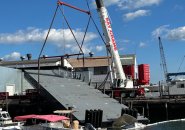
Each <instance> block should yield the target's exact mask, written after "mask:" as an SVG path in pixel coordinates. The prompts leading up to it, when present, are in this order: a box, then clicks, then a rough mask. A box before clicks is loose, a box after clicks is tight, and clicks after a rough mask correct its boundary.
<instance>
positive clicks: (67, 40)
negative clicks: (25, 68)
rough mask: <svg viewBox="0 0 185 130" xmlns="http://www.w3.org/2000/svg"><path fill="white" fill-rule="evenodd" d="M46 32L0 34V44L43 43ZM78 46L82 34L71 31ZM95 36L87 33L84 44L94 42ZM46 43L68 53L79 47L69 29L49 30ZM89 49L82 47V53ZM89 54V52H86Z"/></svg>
mask: <svg viewBox="0 0 185 130" xmlns="http://www.w3.org/2000/svg"><path fill="white" fill-rule="evenodd" d="M47 32H48V30H43V29H38V28H27V29H26V30H19V31H17V32H15V33H1V34H0V44H26V43H38V42H39V43H43V42H44V40H45V37H46V34H47ZM73 33H74V35H75V36H76V38H77V40H78V42H79V44H81V41H82V39H83V37H84V32H83V31H82V30H81V29H76V30H73ZM96 37H97V35H96V34H95V33H93V32H87V34H86V38H85V42H84V43H85V44H88V43H89V42H90V41H92V40H94V39H95V38H96ZM48 43H50V44H54V45H56V46H58V47H64V46H65V47H66V48H68V49H70V51H72V52H74V51H75V50H77V49H78V52H79V50H80V49H79V47H78V45H77V44H76V42H75V40H74V37H73V35H72V34H71V31H70V30H69V29H54V28H53V29H51V32H50V34H49V37H48ZM88 50H89V49H88V48H86V47H84V51H86V52H87V51H88ZM88 53H89V52H88Z"/></svg>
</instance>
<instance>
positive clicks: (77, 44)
mask: <svg viewBox="0 0 185 130" xmlns="http://www.w3.org/2000/svg"><path fill="white" fill-rule="evenodd" d="M59 9H60V11H61V13H62V16H63V17H64V20H65V22H66V24H67V26H68V28H69V30H70V31H71V34H72V35H73V38H74V39H75V42H76V43H77V45H78V47H79V49H80V52H81V53H84V52H83V50H82V48H81V46H80V45H79V42H78V40H77V38H76V36H75V34H74V32H73V30H72V28H71V26H70V25H69V22H68V20H67V18H66V16H65V15H64V12H63V10H62V9H61V7H59Z"/></svg>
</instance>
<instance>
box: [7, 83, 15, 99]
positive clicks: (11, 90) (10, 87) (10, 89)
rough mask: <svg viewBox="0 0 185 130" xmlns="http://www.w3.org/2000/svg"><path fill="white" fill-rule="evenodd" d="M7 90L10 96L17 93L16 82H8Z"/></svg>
mask: <svg viewBox="0 0 185 130" xmlns="http://www.w3.org/2000/svg"><path fill="white" fill-rule="evenodd" d="M6 92H8V93H9V96H13V95H14V94H15V84H7V85H6Z"/></svg>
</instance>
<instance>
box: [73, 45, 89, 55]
mask: <svg viewBox="0 0 185 130" xmlns="http://www.w3.org/2000/svg"><path fill="white" fill-rule="evenodd" d="M92 49H93V47H90V46H88V45H84V46H83V47H82V50H83V52H84V54H89V52H91V50H92ZM71 51H72V52H73V53H78V52H79V51H80V49H79V48H78V46H72V47H71Z"/></svg>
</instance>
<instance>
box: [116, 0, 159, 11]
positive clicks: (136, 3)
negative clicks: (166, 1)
mask: <svg viewBox="0 0 185 130" xmlns="http://www.w3.org/2000/svg"><path fill="white" fill-rule="evenodd" d="M161 1H162V0H120V1H119V4H118V6H119V7H120V8H121V9H139V8H142V7H146V6H153V5H158V4H160V2H161Z"/></svg>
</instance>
